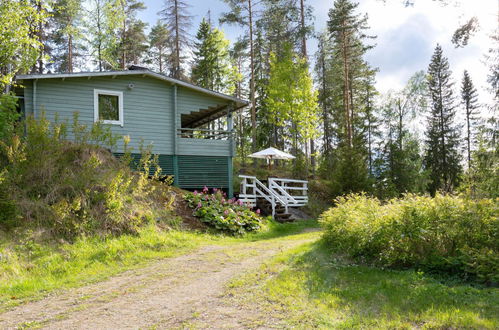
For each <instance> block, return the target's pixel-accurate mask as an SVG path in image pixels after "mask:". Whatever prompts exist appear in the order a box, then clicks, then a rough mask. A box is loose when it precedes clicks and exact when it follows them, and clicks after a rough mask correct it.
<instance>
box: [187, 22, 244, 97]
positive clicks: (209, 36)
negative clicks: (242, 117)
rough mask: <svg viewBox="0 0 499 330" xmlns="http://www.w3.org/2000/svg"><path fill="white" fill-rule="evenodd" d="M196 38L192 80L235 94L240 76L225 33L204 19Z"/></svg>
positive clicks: (222, 91)
mask: <svg viewBox="0 0 499 330" xmlns="http://www.w3.org/2000/svg"><path fill="white" fill-rule="evenodd" d="M196 38H197V40H198V41H197V42H196V43H195V50H194V55H195V58H194V63H195V64H194V66H193V67H192V80H193V81H194V82H195V83H196V84H197V85H199V86H201V87H204V88H208V89H211V90H214V91H217V92H221V93H225V94H233V93H234V89H235V87H236V85H235V83H236V81H237V80H239V79H240V78H239V76H238V74H237V71H236V68H235V67H234V65H233V63H232V60H231V58H230V53H229V41H228V40H227V39H226V38H225V35H224V33H223V32H222V31H221V30H219V29H216V28H215V29H214V28H212V26H211V24H210V23H209V22H207V21H206V20H205V19H203V20H202V21H201V24H200V25H199V30H198V33H197V35H196Z"/></svg>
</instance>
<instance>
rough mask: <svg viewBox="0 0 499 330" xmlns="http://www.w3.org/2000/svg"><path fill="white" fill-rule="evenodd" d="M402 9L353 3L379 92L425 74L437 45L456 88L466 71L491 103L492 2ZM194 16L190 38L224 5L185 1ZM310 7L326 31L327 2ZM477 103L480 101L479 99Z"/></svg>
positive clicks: (153, 3)
mask: <svg viewBox="0 0 499 330" xmlns="http://www.w3.org/2000/svg"><path fill="white" fill-rule="evenodd" d="M412 1H413V2H414V4H413V5H412V6H408V7H407V6H404V4H403V1H402V0H385V1H383V0H358V2H359V7H358V10H359V13H367V14H368V17H369V19H368V22H369V25H370V27H371V29H370V31H369V33H370V34H371V35H376V36H377V39H376V41H375V43H376V47H375V48H373V49H372V50H370V51H369V53H368V54H367V58H366V59H367V61H368V62H369V63H370V64H371V65H372V66H373V67H377V68H378V69H379V72H378V74H377V83H376V87H377V88H378V90H379V91H380V92H386V91H388V90H391V89H392V90H397V89H400V88H402V87H403V86H404V85H405V83H406V81H407V80H408V79H409V77H410V76H411V75H412V74H413V73H415V72H416V71H419V70H426V69H427V68H428V64H429V62H430V58H431V55H432V53H433V51H434V49H435V46H436V44H437V43H439V44H440V45H442V47H443V50H444V55H445V56H447V57H448V59H449V62H450V68H451V70H452V71H453V78H454V81H455V82H456V83H457V84H459V83H460V81H461V78H462V75H463V70H464V69H467V70H468V71H469V72H470V74H471V77H472V79H473V81H474V83H475V86H476V87H477V89H478V92H479V95H480V96H481V98H482V99H483V102H490V101H491V94H490V93H488V92H487V91H486V90H487V89H488V85H487V82H486V79H487V71H488V69H487V66H486V65H485V63H484V54H486V53H487V50H488V49H489V47H490V46H491V39H490V35H491V34H492V33H493V32H494V29H497V28H498V16H497V15H498V11H499V8H498V6H499V1H498V0H447V2H448V4H447V5H446V6H444V5H442V4H441V3H440V2H438V1H434V0H412ZM186 2H187V3H188V4H189V5H190V6H191V8H190V12H191V14H192V15H193V16H194V19H193V26H192V28H191V35H193V36H194V35H195V34H196V31H197V27H198V25H199V22H200V21H201V19H202V18H203V17H205V16H207V13H208V11H210V14H211V19H212V22H214V23H218V17H219V16H220V14H221V13H223V12H226V11H227V10H228V7H227V5H226V4H225V3H223V1H221V0H186ZM305 2H306V4H308V5H310V6H311V7H312V8H313V14H314V16H315V21H314V22H313V24H314V27H315V30H316V31H322V30H324V29H325V27H326V22H327V20H328V11H329V9H330V8H331V7H332V6H333V2H334V1H333V0H305ZM145 3H146V6H147V9H146V10H145V11H143V12H141V13H140V15H139V17H140V18H141V19H142V20H144V21H146V22H148V23H149V25H153V24H155V23H156V21H157V19H158V16H157V12H158V11H159V10H161V8H162V6H163V1H162V0H145ZM472 16H476V17H477V18H478V20H479V24H480V29H479V31H478V32H477V33H476V34H475V35H474V36H473V37H472V38H471V39H470V41H469V43H468V45H467V46H466V47H465V48H458V49H456V48H455V47H454V46H453V45H452V43H451V38H452V34H453V33H454V31H455V29H456V28H457V27H459V26H460V24H462V23H465V22H466V21H467V20H468V19H469V18H471V17H472ZM221 29H222V30H224V32H225V34H226V37H227V38H228V39H229V40H231V41H235V40H236V39H237V37H238V36H239V35H240V34H242V33H243V32H244V31H243V30H241V28H239V27H236V26H228V25H223V26H222V27H221ZM316 48H317V42H316V41H315V40H309V41H308V49H309V55H313V54H314V53H315V51H316ZM481 101H482V100H481Z"/></svg>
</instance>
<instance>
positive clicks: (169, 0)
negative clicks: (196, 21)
mask: <svg viewBox="0 0 499 330" xmlns="http://www.w3.org/2000/svg"><path fill="white" fill-rule="evenodd" d="M164 1H165V2H164V8H163V10H161V11H160V12H159V13H158V14H159V15H160V18H161V20H162V21H163V22H164V23H165V24H166V27H167V28H168V32H169V35H170V36H171V38H172V42H171V43H170V45H171V47H172V49H171V57H170V75H171V76H172V77H174V78H176V79H182V78H185V75H184V68H183V66H182V65H183V62H184V60H185V58H186V55H185V53H186V52H187V51H188V49H189V47H190V36H189V32H188V30H189V28H190V27H191V25H192V22H191V21H192V16H191V15H190V13H189V10H188V8H189V5H188V4H187V2H186V1H184V0H164Z"/></svg>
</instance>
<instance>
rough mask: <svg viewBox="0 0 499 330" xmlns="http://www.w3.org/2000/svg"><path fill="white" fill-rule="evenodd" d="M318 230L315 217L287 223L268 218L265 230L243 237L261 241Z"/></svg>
mask: <svg viewBox="0 0 499 330" xmlns="http://www.w3.org/2000/svg"><path fill="white" fill-rule="evenodd" d="M318 230H320V226H319V223H318V222H317V220H316V219H310V220H298V221H295V222H288V223H279V222H276V221H274V220H270V221H268V222H267V230H264V231H261V232H258V233H251V234H248V235H246V236H244V237H245V238H246V239H247V240H248V241H262V240H269V239H274V238H279V237H286V236H292V235H298V234H302V233H304V232H307V231H310V232H312V231H318Z"/></svg>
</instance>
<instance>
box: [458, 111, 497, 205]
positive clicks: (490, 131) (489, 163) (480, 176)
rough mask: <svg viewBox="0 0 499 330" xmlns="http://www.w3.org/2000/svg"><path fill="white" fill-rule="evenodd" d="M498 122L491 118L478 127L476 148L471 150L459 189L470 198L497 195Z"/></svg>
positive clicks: (493, 196)
mask: <svg viewBox="0 0 499 330" xmlns="http://www.w3.org/2000/svg"><path fill="white" fill-rule="evenodd" d="M498 125H499V123H498V121H497V119H495V118H491V119H490V120H489V121H488V123H487V125H484V126H482V127H480V129H479V132H478V136H477V144H478V146H477V149H476V150H475V151H473V152H472V158H471V168H469V169H468V171H467V172H466V174H465V175H464V180H463V184H462V185H461V187H460V190H461V191H463V192H464V193H465V194H467V195H469V196H471V197H472V198H498V197H499V143H498V137H499V126H498Z"/></svg>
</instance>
